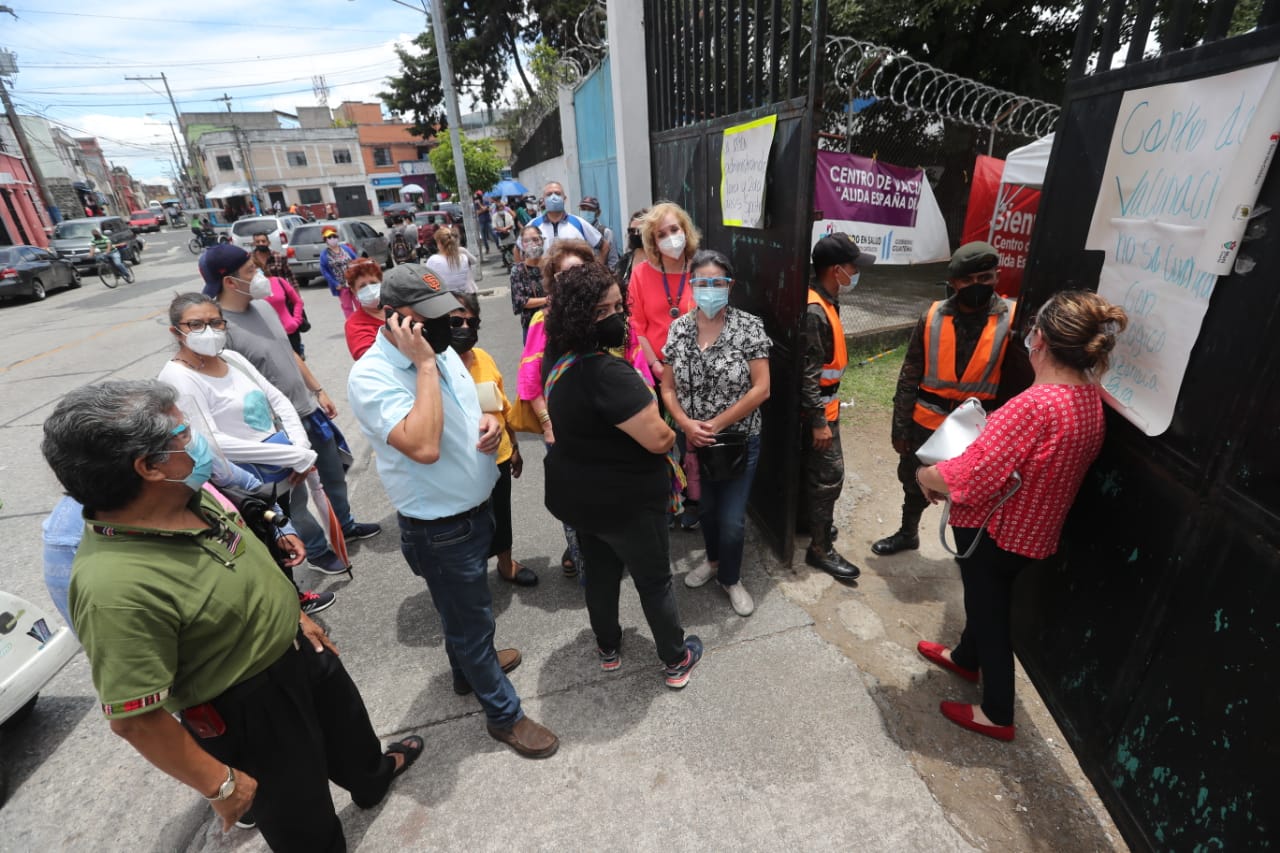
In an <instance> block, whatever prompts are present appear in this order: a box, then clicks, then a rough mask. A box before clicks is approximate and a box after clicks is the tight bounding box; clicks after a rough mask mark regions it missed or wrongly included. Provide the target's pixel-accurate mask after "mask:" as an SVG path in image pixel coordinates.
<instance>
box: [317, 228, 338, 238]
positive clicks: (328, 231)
mask: <svg viewBox="0 0 1280 853" xmlns="http://www.w3.org/2000/svg"><path fill="white" fill-rule="evenodd" d="M320 236H321V237H324V238H326V239H327V238H329V237H337V236H338V229H337V228H334V227H333V226H332V225H326V226H325V227H323V228H321V229H320Z"/></svg>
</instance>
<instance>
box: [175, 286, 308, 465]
mask: <svg viewBox="0 0 1280 853" xmlns="http://www.w3.org/2000/svg"><path fill="white" fill-rule="evenodd" d="M169 323H170V324H171V325H170V327H169V331H170V333H171V334H172V335H173V336H174V338H175V339H176V340H177V343H178V352H177V354H176V355H174V357H173V360H171V361H169V362H168V363H166V364H165V366H164V368H162V369H161V371H160V375H159V377H158V378H159V379H160V380H161V381H162V382H167V383H168V384H170V385H172V386H173V387H174V388H176V389H178V394H179V395H180V396H181V397H184V398H188V399H189V400H190V402H191V403H193V404H194V405H195V407H196V408H197V409H198V410H199V412H200V414H201V415H202V416H203V417H204V420H205V422H206V423H207V424H208V425H209V428H210V430H212V431H213V434H214V437H215V438H216V439H217V442H218V447H219V448H221V450H222V452H223V454H224V455H225V456H226V457H227V459H228V460H230V461H231V462H234V463H236V464H238V465H240V466H242V467H244V468H246V469H248V470H250V471H252V472H254V473H255V474H256V475H257V476H258V477H259V478H260V479H262V480H263V481H265V482H277V481H280V480H285V479H287V480H288V481H289V483H290V485H292V484H295V483H298V482H301V480H302V478H303V477H304V476H305V475H306V473H307V471H309V470H310V469H311V467H312V465H314V464H315V461H316V454H315V452H314V451H313V450H311V443H310V441H308V439H307V432H306V430H305V429H304V428H303V426H302V422H301V421H300V420H299V419H298V413H297V411H296V410H295V409H294V407H293V405H292V404H291V403H290V402H289V399H288V398H287V397H285V395H284V394H283V393H281V392H280V391H279V390H278V389H277V388H276V387H275V386H274V385H272V384H271V383H270V382H268V381H267V380H266V379H265V378H264V377H263V375H262V374H261V373H259V372H258V370H257V368H255V367H254V366H253V365H252V364H250V363H249V360H248V359H246V358H245V357H244V356H242V355H240V354H239V353H237V352H232V351H231V350H227V349H224V347H225V346H226V341H227V332H226V325H227V324H226V321H225V320H224V319H223V317H222V309H221V308H219V307H218V304H217V303H216V302H214V301H213V300H212V299H210V298H209V297H207V296H205V295H204V294H202V293H183V294H180V295H178V296H176V297H174V300H173V302H172V303H170V305H169ZM183 406H184V410H185V409H186V406H187V403H186V400H184V401H183Z"/></svg>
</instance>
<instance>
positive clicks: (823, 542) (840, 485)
mask: <svg viewBox="0 0 1280 853" xmlns="http://www.w3.org/2000/svg"><path fill="white" fill-rule="evenodd" d="M827 426H829V427H830V428H831V444H830V446H829V447H827V449H826V450H821V451H820V450H815V449H814V446H813V430H812V429H810V428H809V427H808V426H806V427H805V430H804V433H805V439H804V450H805V452H804V478H805V479H804V502H805V509H806V510H807V513H806V514H807V515H808V516H809V537H810V547H811V548H812V549H813V550H815V551H819V552H822V553H826V552H827V551H829V550H831V525H832V523H833V519H834V518H835V511H836V501H838V500H839V499H840V492H841V491H843V490H844V451H843V450H842V449H841V448H840V422H839V421H829V422H828V423H827Z"/></svg>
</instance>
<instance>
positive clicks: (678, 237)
mask: <svg viewBox="0 0 1280 853" xmlns="http://www.w3.org/2000/svg"><path fill="white" fill-rule="evenodd" d="M684 243H685V241H684V232H683V231H677V232H676V233H674V234H672V235H671V236H670V237H663V238H662V239H661V240H659V241H658V249H659V250H660V251H661V252H662V254H664V255H666V256H667V257H668V258H678V257H680V256H681V255H683V254H684Z"/></svg>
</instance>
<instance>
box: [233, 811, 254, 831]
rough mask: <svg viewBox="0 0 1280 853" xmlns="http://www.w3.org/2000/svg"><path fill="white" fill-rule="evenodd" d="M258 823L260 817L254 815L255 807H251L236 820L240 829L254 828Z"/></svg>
mask: <svg viewBox="0 0 1280 853" xmlns="http://www.w3.org/2000/svg"><path fill="white" fill-rule="evenodd" d="M257 825H258V819H257V818H256V817H254V816H253V809H249V810H248V811H247V812H245V813H244V814H242V815H240V817H239V818H238V819H237V820H236V826H238V827H239V828H240V829H253V828H254V827H255V826H257Z"/></svg>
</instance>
